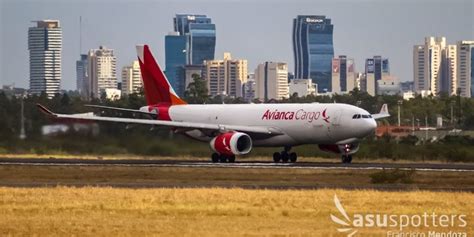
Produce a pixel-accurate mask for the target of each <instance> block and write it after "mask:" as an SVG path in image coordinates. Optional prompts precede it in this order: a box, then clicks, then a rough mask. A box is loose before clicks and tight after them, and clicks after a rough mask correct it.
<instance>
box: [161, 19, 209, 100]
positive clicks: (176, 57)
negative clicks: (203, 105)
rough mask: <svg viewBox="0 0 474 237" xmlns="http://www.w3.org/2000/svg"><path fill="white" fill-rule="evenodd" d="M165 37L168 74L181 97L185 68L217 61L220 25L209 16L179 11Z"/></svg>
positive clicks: (183, 88) (183, 87)
mask: <svg viewBox="0 0 474 237" xmlns="http://www.w3.org/2000/svg"><path fill="white" fill-rule="evenodd" d="M173 22H174V24H173V25H174V32H172V33H170V34H169V35H167V36H166V38H165V51H166V76H167V77H168V79H169V80H170V83H171V85H172V86H173V88H174V89H175V91H176V93H177V94H178V95H179V96H183V95H184V91H185V90H186V88H185V87H186V85H185V84H186V83H185V74H184V67H185V66H186V65H202V64H203V63H204V61H205V60H214V53H215V48H216V26H215V24H213V23H212V21H211V18H209V17H207V16H206V15H197V14H176V17H175V18H174V19H173Z"/></svg>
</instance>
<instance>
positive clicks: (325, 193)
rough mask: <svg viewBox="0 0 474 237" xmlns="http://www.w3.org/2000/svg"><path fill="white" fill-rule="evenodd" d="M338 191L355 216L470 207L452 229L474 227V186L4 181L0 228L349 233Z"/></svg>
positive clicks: (4, 231)
mask: <svg viewBox="0 0 474 237" xmlns="http://www.w3.org/2000/svg"><path fill="white" fill-rule="evenodd" d="M334 194H337V195H338V196H339V198H340V199H341V202H342V204H343V206H344V207H345V208H346V210H347V212H348V213H349V215H352V214H354V213H367V212H373V213H386V214H422V213H423V212H428V213H431V212H433V211H434V212H436V213H440V214H462V213H463V214H467V215H469V216H468V223H469V224H471V225H468V227H466V228H457V229H452V230H462V231H467V232H468V233H472V232H473V231H474V228H473V226H474V225H472V223H473V221H474V220H473V219H472V218H473V217H472V216H473V215H474V195H473V194H472V193H450V192H425V191H423V192H380V191H367V190H360V191H345V190H337V189H323V190H311V191H295V190H285V191H282V190H245V189H221V188H209V189H201V188H196V189H117V188H92V187H85V188H70V187H57V188H0V216H1V218H0V235H14V236H17V235H28V236H30V235H34V234H37V235H39V236H49V235H59V236H65V235H66V236H72V235H75V236H84V235H85V236H92V235H93V236H104V235H107V236H115V235H118V236H143V235H161V236H228V235H234V236H235V235H247V236H248V235H250V236H261V235H266V236H274V235H278V236H287V235H297V236H300V235H303V236H345V235H341V234H338V233H337V232H336V228H337V227H338V226H337V225H336V224H335V223H333V222H332V221H331V220H330V216H329V215H330V214H331V213H332V214H337V213H338V212H337V210H336V208H335V207H334V203H333V196H334ZM387 230H389V229H380V228H370V229H361V230H359V233H358V234H357V235H356V236H367V235H374V234H378V236H382V235H385V233H386V231H387ZM393 230H395V229H393ZM412 230H413V229H412ZM416 230H423V229H416ZM425 230H426V229H425ZM443 230H444V231H446V229H443Z"/></svg>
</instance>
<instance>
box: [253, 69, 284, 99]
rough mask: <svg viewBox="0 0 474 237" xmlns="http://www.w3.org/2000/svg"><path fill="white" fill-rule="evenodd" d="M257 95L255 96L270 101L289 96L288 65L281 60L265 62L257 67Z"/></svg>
mask: <svg viewBox="0 0 474 237" xmlns="http://www.w3.org/2000/svg"><path fill="white" fill-rule="evenodd" d="M255 82H256V87H257V88H256V90H255V92H256V95H255V97H256V98H258V99H260V100H263V101H268V100H270V99H276V100H280V99H282V98H288V97H289V94H290V89H289V86H288V65H287V64H286V63H281V62H265V63H261V64H259V65H258V67H257V69H255Z"/></svg>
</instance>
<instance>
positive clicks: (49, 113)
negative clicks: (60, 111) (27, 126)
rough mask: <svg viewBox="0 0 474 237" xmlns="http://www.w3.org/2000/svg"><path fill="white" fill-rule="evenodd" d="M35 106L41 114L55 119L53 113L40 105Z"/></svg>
mask: <svg viewBox="0 0 474 237" xmlns="http://www.w3.org/2000/svg"><path fill="white" fill-rule="evenodd" d="M36 106H37V107H38V109H39V110H41V112H43V113H44V114H46V115H48V116H50V117H56V114H55V113H53V112H52V111H51V110H49V109H47V108H46V107H45V106H43V105H41V104H36Z"/></svg>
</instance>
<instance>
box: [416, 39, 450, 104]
mask: <svg viewBox="0 0 474 237" xmlns="http://www.w3.org/2000/svg"><path fill="white" fill-rule="evenodd" d="M453 47H454V46H451V45H447V44H446V38H445V37H426V38H425V44H424V45H415V46H414V48H413V68H414V70H413V79H414V82H415V91H416V92H417V93H420V92H421V91H430V92H431V94H433V95H438V94H439V93H441V92H446V93H452V92H453V91H452V88H451V87H452V86H451V85H455V84H456V81H455V77H453V76H455V75H453V74H450V71H452V70H456V69H455V68H450V66H455V65H456V64H455V63H454V64H453V63H452V60H451V62H450V57H455V56H453V55H455V54H456V50H453Z"/></svg>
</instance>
